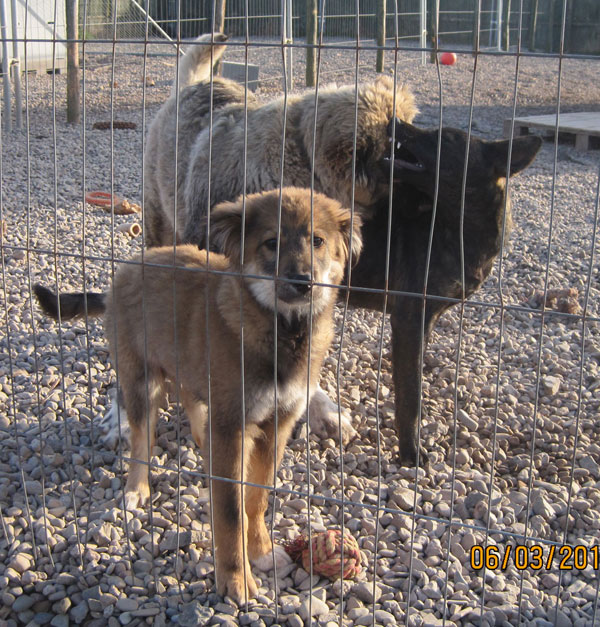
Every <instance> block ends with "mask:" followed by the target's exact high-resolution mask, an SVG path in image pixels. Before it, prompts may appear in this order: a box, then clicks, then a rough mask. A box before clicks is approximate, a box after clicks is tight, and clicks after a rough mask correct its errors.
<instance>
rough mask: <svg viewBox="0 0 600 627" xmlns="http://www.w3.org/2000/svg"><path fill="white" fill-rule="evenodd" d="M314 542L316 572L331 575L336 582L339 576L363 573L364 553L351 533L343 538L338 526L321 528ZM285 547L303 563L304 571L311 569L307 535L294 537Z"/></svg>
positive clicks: (352, 575)
mask: <svg viewBox="0 0 600 627" xmlns="http://www.w3.org/2000/svg"><path fill="white" fill-rule="evenodd" d="M311 545H312V570H313V572H314V573H317V574H319V575H323V576H324V577H329V579H332V580H333V581H335V580H336V579H339V578H340V577H343V578H344V579H353V578H354V577H356V576H357V575H358V574H359V573H360V561H361V552H360V549H359V548H358V543H357V542H356V540H355V539H354V537H353V536H351V535H350V533H348V532H346V533H344V535H343V537H342V532H341V531H340V530H339V529H330V530H329V531H321V532H320V533H315V534H313V535H312V538H311ZM342 547H343V548H342ZM284 548H285V550H286V552H287V554H288V555H289V556H290V557H291V558H292V559H293V560H294V561H295V562H300V563H301V564H302V567H303V568H304V570H306V571H307V572H310V557H311V555H310V550H309V543H308V538H307V537H306V536H304V535H299V536H298V537H297V538H296V539H295V540H292V541H291V542H288V543H287V544H286V545H285V546H284ZM342 552H343V557H344V566H343V573H342Z"/></svg>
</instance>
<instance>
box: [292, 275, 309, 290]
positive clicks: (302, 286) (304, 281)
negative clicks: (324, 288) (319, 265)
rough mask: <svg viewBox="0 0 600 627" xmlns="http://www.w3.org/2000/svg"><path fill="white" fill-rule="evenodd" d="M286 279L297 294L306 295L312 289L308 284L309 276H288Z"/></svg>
mask: <svg viewBox="0 0 600 627" xmlns="http://www.w3.org/2000/svg"><path fill="white" fill-rule="evenodd" d="M287 279H288V280H289V282H290V283H291V284H292V285H293V287H294V289H295V290H296V291H297V292H298V294H308V292H310V289H311V287H312V285H311V283H310V275H308V274H290V275H289V276H288V277H287Z"/></svg>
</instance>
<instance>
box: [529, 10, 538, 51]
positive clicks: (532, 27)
mask: <svg viewBox="0 0 600 627" xmlns="http://www.w3.org/2000/svg"><path fill="white" fill-rule="evenodd" d="M537 19H538V0H533V4H532V7H531V15H530V19H529V50H532V51H533V50H535V31H536V30H537Z"/></svg>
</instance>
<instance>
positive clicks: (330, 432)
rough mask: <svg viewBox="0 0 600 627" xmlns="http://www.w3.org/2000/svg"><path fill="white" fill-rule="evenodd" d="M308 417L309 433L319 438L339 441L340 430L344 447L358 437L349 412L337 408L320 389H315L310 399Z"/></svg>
mask: <svg viewBox="0 0 600 627" xmlns="http://www.w3.org/2000/svg"><path fill="white" fill-rule="evenodd" d="M309 417H310V430H311V433H315V434H316V435H318V436H319V437H320V438H333V439H334V440H339V438H340V430H341V435H342V444H344V445H346V444H348V442H350V441H351V440H353V439H354V438H355V437H356V436H357V435H358V433H357V432H356V429H355V428H354V427H353V426H352V421H351V419H350V412H349V411H348V410H347V409H345V408H343V407H338V406H337V405H336V404H335V403H334V402H333V401H332V400H331V399H330V398H329V396H327V394H325V392H324V391H323V390H322V389H321V388H317V390H316V392H315V393H314V394H313V395H312V397H311V399H310V412H309Z"/></svg>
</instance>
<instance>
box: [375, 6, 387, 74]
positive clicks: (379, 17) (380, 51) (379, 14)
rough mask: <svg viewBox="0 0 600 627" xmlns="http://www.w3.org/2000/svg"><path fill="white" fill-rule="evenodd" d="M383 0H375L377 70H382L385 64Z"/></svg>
mask: <svg viewBox="0 0 600 627" xmlns="http://www.w3.org/2000/svg"><path fill="white" fill-rule="evenodd" d="M385 1H386V0H377V11H376V16H375V20H376V24H375V27H376V31H377V46H378V47H377V64H376V67H375V69H376V70H377V72H383V69H384V64H385V50H384V48H385Z"/></svg>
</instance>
